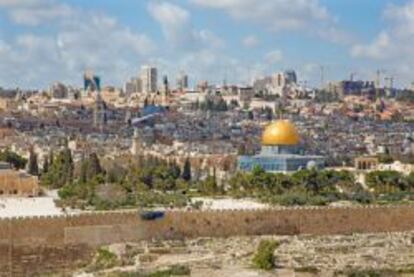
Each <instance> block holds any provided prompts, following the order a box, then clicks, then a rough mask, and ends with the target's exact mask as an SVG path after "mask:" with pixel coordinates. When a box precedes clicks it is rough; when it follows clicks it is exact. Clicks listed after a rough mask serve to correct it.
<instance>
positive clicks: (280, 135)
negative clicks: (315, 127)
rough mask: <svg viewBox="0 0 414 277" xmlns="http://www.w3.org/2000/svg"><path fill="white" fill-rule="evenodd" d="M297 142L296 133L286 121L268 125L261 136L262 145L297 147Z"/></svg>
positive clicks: (298, 139) (293, 127)
mask: <svg viewBox="0 0 414 277" xmlns="http://www.w3.org/2000/svg"><path fill="white" fill-rule="evenodd" d="M299 142H300V137H299V134H298V131H297V130H296V127H295V125H293V124H292V123H291V122H290V121H288V120H278V121H276V122H273V123H271V124H269V125H268V126H267V127H266V128H265V130H264V132H263V136H262V144H263V145H297V144H299Z"/></svg>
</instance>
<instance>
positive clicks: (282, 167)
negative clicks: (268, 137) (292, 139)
mask: <svg viewBox="0 0 414 277" xmlns="http://www.w3.org/2000/svg"><path fill="white" fill-rule="evenodd" d="M324 164H325V160H324V158H323V157H322V156H307V155H301V149H300V148H299V147H297V146H263V148H262V151H261V152H260V154H258V155H255V156H239V159H238V167H239V170H242V171H251V170H252V169H253V168H254V167H256V166H260V167H261V168H263V169H264V170H265V171H267V172H294V171H298V170H301V169H307V168H310V167H313V168H319V169H321V168H323V167H324Z"/></svg>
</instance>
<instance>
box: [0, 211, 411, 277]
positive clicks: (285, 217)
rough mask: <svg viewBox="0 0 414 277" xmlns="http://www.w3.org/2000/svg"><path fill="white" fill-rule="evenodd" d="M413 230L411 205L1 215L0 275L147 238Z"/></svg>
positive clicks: (41, 269) (65, 262) (29, 271)
mask: <svg viewBox="0 0 414 277" xmlns="http://www.w3.org/2000/svg"><path fill="white" fill-rule="evenodd" d="M411 230H414V206H408V205H407V206H369V207H353V208H329V207H323V208H286V209H284V208H280V209H269V210H224V211H167V212H166V214H165V216H164V217H163V218H161V219H157V220H152V221H151V220H142V219H141V218H140V216H139V214H138V213H137V211H114V212H96V213H88V214H81V215H74V216H53V217H32V218H14V219H3V220H0V272H1V274H0V276H38V275H39V274H40V273H48V272H53V271H66V270H70V269H71V268H73V267H76V266H77V265H79V263H80V262H85V261H88V260H89V259H90V258H91V257H92V256H91V255H92V253H93V250H94V249H96V248H97V247H99V246H100V245H105V244H111V243H119V242H135V241H140V240H148V239H182V238H195V237H226V236H248V235H297V234H312V235H336V234H352V233H375V232H402V231H411Z"/></svg>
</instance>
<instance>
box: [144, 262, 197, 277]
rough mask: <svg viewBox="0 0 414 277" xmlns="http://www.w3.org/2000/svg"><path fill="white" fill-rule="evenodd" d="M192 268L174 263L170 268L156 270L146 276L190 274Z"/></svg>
mask: <svg viewBox="0 0 414 277" xmlns="http://www.w3.org/2000/svg"><path fill="white" fill-rule="evenodd" d="M190 274H191V270H190V268H189V267H188V266H185V265H173V266H172V267H170V268H169V269H166V270H161V271H156V272H153V273H151V274H148V275H146V277H169V276H190Z"/></svg>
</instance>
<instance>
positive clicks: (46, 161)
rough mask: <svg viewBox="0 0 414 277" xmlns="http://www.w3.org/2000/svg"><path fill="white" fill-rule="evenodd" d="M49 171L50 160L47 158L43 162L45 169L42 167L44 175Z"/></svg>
mask: <svg viewBox="0 0 414 277" xmlns="http://www.w3.org/2000/svg"><path fill="white" fill-rule="evenodd" d="M48 171H49V158H48V157H45V158H44V160H43V167H42V173H43V174H45V173H47V172H48Z"/></svg>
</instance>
